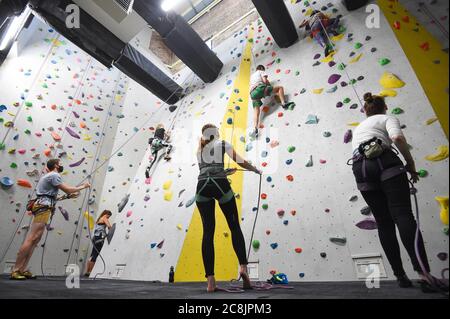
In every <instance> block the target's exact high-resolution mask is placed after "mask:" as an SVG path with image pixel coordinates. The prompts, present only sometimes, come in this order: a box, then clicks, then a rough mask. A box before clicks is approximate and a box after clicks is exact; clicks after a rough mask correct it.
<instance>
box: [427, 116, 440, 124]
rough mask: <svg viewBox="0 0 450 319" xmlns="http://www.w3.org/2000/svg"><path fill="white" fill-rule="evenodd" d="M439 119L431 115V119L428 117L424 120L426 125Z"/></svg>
mask: <svg viewBox="0 0 450 319" xmlns="http://www.w3.org/2000/svg"><path fill="white" fill-rule="evenodd" d="M438 120H439V119H438V118H437V117H433V118H432V119H428V120H427V121H426V122H425V124H426V125H431V124H433V123H434V122H437V121H438Z"/></svg>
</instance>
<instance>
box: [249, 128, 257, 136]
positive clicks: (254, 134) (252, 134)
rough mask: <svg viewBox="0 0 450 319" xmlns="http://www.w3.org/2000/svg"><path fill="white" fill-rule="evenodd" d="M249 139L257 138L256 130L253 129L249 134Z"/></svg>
mask: <svg viewBox="0 0 450 319" xmlns="http://www.w3.org/2000/svg"><path fill="white" fill-rule="evenodd" d="M250 137H252V138H257V137H258V129H257V128H255V130H254V131H253V132H252V133H251V134H250Z"/></svg>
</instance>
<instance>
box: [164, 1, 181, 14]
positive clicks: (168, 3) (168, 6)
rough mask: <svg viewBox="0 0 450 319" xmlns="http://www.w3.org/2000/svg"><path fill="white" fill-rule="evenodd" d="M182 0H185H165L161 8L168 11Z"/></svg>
mask: <svg viewBox="0 0 450 319" xmlns="http://www.w3.org/2000/svg"><path fill="white" fill-rule="evenodd" d="M181 2H183V0H164V1H163V3H162V5H161V8H162V9H163V10H164V11H166V12H167V11H170V10H172V9H173V8H175V7H176V6H177V5H179V4H180V3H181Z"/></svg>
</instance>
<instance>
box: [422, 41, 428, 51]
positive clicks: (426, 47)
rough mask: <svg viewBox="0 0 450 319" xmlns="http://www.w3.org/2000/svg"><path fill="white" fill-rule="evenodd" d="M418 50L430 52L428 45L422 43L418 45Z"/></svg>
mask: <svg viewBox="0 0 450 319" xmlns="http://www.w3.org/2000/svg"><path fill="white" fill-rule="evenodd" d="M420 48H421V49H422V50H424V51H429V50H430V44H429V43H428V42H424V43H422V44H421V45H420Z"/></svg>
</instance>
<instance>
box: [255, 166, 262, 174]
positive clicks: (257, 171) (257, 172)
mask: <svg viewBox="0 0 450 319" xmlns="http://www.w3.org/2000/svg"><path fill="white" fill-rule="evenodd" d="M253 171H254V172H255V173H256V174H258V175H262V171H260V170H259V169H257V168H256V167H254V169H253Z"/></svg>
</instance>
